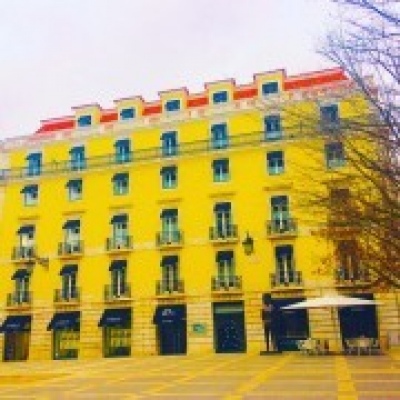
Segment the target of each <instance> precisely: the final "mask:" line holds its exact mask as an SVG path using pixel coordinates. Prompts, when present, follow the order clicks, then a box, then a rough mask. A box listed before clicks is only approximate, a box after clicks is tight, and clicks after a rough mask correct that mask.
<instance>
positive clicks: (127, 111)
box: [119, 107, 136, 121]
mask: <svg viewBox="0 0 400 400" xmlns="http://www.w3.org/2000/svg"><path fill="white" fill-rule="evenodd" d="M135 117H136V109H135V108H133V107H130V108H123V109H122V110H121V111H120V113H119V119H121V120H123V121H124V120H127V119H133V118H135Z"/></svg>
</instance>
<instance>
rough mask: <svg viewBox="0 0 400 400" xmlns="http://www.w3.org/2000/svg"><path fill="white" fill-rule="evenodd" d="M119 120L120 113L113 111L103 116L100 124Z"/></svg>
mask: <svg viewBox="0 0 400 400" xmlns="http://www.w3.org/2000/svg"><path fill="white" fill-rule="evenodd" d="M117 120H118V113H117V112H115V111H113V112H111V113H108V114H103V115H102V116H101V119H100V122H112V121H117Z"/></svg>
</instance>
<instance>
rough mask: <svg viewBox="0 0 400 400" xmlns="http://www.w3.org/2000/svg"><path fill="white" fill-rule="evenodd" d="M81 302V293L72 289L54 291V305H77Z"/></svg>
mask: <svg viewBox="0 0 400 400" xmlns="http://www.w3.org/2000/svg"><path fill="white" fill-rule="evenodd" d="M80 300H81V291H80V289H79V288H77V287H74V288H71V289H70V290H63V289H55V290H54V299H53V301H54V303H56V304H78V303H79V302H80Z"/></svg>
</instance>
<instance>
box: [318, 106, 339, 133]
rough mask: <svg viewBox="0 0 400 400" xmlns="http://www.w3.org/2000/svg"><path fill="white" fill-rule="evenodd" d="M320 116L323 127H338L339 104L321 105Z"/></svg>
mask: <svg viewBox="0 0 400 400" xmlns="http://www.w3.org/2000/svg"><path fill="white" fill-rule="evenodd" d="M320 118H321V124H322V127H323V128H332V127H336V126H337V125H338V123H339V107H338V105H337V104H331V105H328V106H321V107H320Z"/></svg>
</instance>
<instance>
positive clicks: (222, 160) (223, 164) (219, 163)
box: [212, 158, 229, 168]
mask: <svg viewBox="0 0 400 400" xmlns="http://www.w3.org/2000/svg"><path fill="white" fill-rule="evenodd" d="M228 164H229V160H228V159H227V158H220V159H219V160H213V162H212V165H213V167H214V168H216V167H220V168H223V167H226V166H228Z"/></svg>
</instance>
